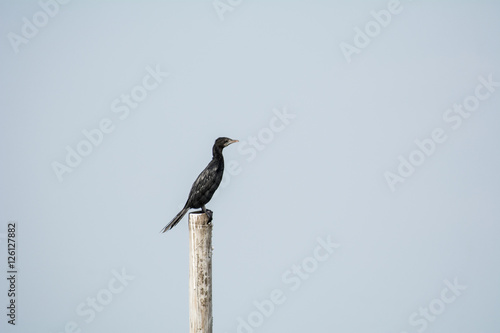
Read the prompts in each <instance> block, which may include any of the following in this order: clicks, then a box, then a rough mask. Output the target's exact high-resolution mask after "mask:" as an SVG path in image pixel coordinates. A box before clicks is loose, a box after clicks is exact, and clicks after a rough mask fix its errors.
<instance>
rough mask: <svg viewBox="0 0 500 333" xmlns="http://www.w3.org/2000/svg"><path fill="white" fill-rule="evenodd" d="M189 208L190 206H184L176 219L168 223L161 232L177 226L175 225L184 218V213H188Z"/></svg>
mask: <svg viewBox="0 0 500 333" xmlns="http://www.w3.org/2000/svg"><path fill="white" fill-rule="evenodd" d="M188 210H189V207H184V208H183V209H182V210H181V211H180V212H179V214H177V215H175V217H174V219H173V220H172V221H170V223H169V224H167V226H166V227H165V228H163V229H162V230H161V232H166V231H168V230H170V229H172V228H173V227H175V225H176V224H177V223H179V222H180V221H181V220H182V218H183V217H184V215H186V213H187V211H188Z"/></svg>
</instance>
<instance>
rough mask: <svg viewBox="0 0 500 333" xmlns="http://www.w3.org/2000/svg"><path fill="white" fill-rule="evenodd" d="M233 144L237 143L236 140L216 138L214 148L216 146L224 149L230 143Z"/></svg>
mask: <svg viewBox="0 0 500 333" xmlns="http://www.w3.org/2000/svg"><path fill="white" fill-rule="evenodd" d="M235 142H238V140H233V139H230V138H225V137H222V138H218V139H217V140H215V146H218V147H220V148H225V147H227V146H229V145H230V144H231V143H235Z"/></svg>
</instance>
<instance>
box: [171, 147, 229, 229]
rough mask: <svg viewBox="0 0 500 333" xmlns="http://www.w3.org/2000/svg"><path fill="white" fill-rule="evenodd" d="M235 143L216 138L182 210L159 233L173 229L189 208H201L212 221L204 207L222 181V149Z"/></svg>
mask: <svg viewBox="0 0 500 333" xmlns="http://www.w3.org/2000/svg"><path fill="white" fill-rule="evenodd" d="M235 142H238V140H231V139H229V138H218V139H217V140H215V143H214V146H213V148H212V154H213V157H212V160H211V161H210V163H208V165H207V167H206V168H205V170H203V171H202V172H201V173H200V175H199V176H198V178H196V180H195V181H194V183H193V186H192V187H191V192H189V197H188V199H187V201H186V204H185V205H184V208H182V210H181V211H180V212H179V214H177V215H176V216H175V217H174V219H173V220H172V221H170V223H169V224H168V225H167V226H166V227H165V228H163V229H162V231H161V232H165V231H168V230H170V229H172V228H173V227H175V225H176V224H177V223H179V221H180V220H182V218H183V217H184V215H186V213H187V211H188V210H189V209H190V208H201V209H202V210H203V212H204V213H206V214H207V215H208V217H209V219H210V221H211V220H212V211H210V210H207V209H206V208H205V205H206V204H207V203H208V202H209V201H210V199H212V196H213V195H214V193H215V190H217V188H218V187H219V184H220V182H221V180H222V174H223V173H224V157H223V156H222V149H224V148H225V147H227V146H229V145H230V144H231V143H235Z"/></svg>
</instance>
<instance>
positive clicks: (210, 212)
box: [205, 209, 214, 224]
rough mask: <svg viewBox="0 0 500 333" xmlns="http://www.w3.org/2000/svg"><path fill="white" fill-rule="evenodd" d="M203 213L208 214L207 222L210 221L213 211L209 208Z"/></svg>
mask: <svg viewBox="0 0 500 333" xmlns="http://www.w3.org/2000/svg"><path fill="white" fill-rule="evenodd" d="M205 213H206V214H207V216H208V224H210V223H212V217H213V216H214V212H212V211H211V210H210V209H207V211H206V212H205Z"/></svg>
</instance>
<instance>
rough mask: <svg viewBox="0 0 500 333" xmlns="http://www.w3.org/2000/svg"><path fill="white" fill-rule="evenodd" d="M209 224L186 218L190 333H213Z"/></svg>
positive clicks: (203, 217) (197, 216)
mask: <svg viewBox="0 0 500 333" xmlns="http://www.w3.org/2000/svg"><path fill="white" fill-rule="evenodd" d="M212 326H213V318H212V224H209V223H208V216H207V215H206V214H205V213H191V214H189V332H190V333H212Z"/></svg>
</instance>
